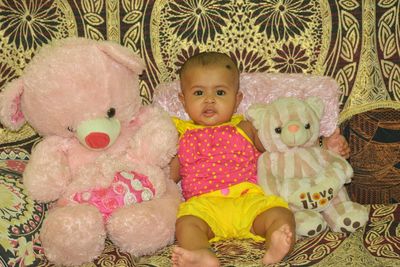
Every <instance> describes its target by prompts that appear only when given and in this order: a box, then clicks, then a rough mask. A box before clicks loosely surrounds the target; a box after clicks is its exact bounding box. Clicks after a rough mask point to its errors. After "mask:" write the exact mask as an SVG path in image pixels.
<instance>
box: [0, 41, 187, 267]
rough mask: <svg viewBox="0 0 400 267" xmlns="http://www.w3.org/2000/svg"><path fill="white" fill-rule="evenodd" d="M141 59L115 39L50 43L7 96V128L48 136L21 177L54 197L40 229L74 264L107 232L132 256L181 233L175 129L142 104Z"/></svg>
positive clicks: (1, 109)
mask: <svg viewBox="0 0 400 267" xmlns="http://www.w3.org/2000/svg"><path fill="white" fill-rule="evenodd" d="M143 68H144V64H143V63H142V61H141V60H140V58H138V57H137V56H135V55H134V54H133V53H131V51H130V50H129V49H127V48H125V47H122V46H120V45H118V44H115V43H112V42H106V41H93V40H88V39H83V38H70V39H65V40H61V41H58V42H55V43H53V44H51V45H47V46H45V47H43V48H42V49H41V50H40V51H39V52H38V54H37V55H36V56H35V57H34V58H33V60H32V61H31V62H30V64H29V65H28V66H27V67H26V69H25V72H24V74H23V75H22V76H21V77H20V78H18V79H16V80H14V81H13V82H11V83H10V84H9V85H8V86H7V88H5V90H4V92H3V93H2V94H1V97H0V117H1V121H2V123H3V125H5V126H6V127H9V128H10V129H13V130H17V129H19V128H20V127H21V126H22V125H23V124H24V123H25V122H28V123H29V124H30V125H31V126H32V127H33V128H34V129H35V130H36V131H37V132H38V133H39V134H40V135H41V136H43V140H42V141H41V142H39V143H38V144H37V145H36V147H35V148H34V149H33V151H32V155H31V157H30V160H29V162H28V164H27V166H26V170H25V172H24V174H23V182H24V185H25V187H26V189H27V191H28V193H29V195H30V196H31V197H32V198H33V199H35V200H37V201H39V202H46V203H47V202H54V205H53V206H52V208H51V209H50V211H49V212H48V214H47V216H46V219H45V221H44V222H43V226H42V229H41V233H40V239H41V242H42V245H43V247H44V252H45V255H46V256H47V258H48V259H49V260H51V261H53V262H54V263H57V264H63V265H77V264H81V263H84V262H89V261H91V260H93V259H95V258H96V257H97V256H99V255H100V254H101V252H102V251H103V249H104V244H105V238H106V236H107V235H108V237H109V238H110V239H111V240H112V241H113V243H114V244H115V245H117V246H118V247H120V248H121V249H122V250H123V251H127V252H129V253H131V254H133V255H136V256H138V255H143V254H148V253H152V252H154V251H155V250H157V249H159V248H161V247H163V246H165V245H167V244H169V243H170V242H172V241H173V239H174V229H175V228H174V225H175V218H176V212H177V208H178V205H179V202H180V199H181V198H180V193H179V190H178V187H177V186H176V185H175V184H174V183H173V182H172V180H170V179H168V163H169V161H170V159H171V158H172V157H173V155H174V154H175V153H176V144H177V138H178V135H177V132H176V129H175V127H174V125H173V123H172V121H171V119H170V117H169V115H168V114H167V113H165V112H164V111H162V109H161V108H158V107H156V106H142V105H141V98H140V92H139V79H138V78H139V75H140V74H141V72H142V71H143Z"/></svg>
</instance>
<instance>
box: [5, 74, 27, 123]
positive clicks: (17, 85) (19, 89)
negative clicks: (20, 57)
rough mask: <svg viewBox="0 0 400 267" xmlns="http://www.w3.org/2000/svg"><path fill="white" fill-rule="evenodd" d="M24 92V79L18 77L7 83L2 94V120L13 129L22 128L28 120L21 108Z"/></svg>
mask: <svg viewBox="0 0 400 267" xmlns="http://www.w3.org/2000/svg"><path fill="white" fill-rule="evenodd" d="M23 92H24V85H23V81H22V79H21V78H18V79H15V80H13V81H12V82H10V83H9V84H8V85H6V87H5V88H4V90H3V91H2V92H1V94H0V121H1V123H2V124H3V125H4V126H5V127H7V128H9V129H11V130H13V131H17V130H18V129H20V128H21V127H22V126H23V125H24V124H25V121H26V120H25V116H24V114H23V113H22V110H21V97H22V94H23Z"/></svg>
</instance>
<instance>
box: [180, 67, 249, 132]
mask: <svg viewBox="0 0 400 267" xmlns="http://www.w3.org/2000/svg"><path fill="white" fill-rule="evenodd" d="M238 79H239V77H238V76H237V75H236V74H235V71H234V70H232V69H228V68H226V67H224V66H217V65H208V66H193V67H191V68H189V69H186V70H185V72H184V73H183V74H182V77H181V89H182V93H181V94H180V95H179V99H180V100H181V102H182V104H183V106H184V108H185V111H186V113H187V114H188V115H189V117H190V118H191V119H192V120H193V122H194V123H195V124H199V125H205V126H214V125H219V124H221V123H225V122H228V121H229V120H230V119H231V117H232V115H233V114H234V112H235V111H236V108H237V106H238V105H239V104H240V101H241V100H242V93H241V92H239V91H238V85H239V81H238Z"/></svg>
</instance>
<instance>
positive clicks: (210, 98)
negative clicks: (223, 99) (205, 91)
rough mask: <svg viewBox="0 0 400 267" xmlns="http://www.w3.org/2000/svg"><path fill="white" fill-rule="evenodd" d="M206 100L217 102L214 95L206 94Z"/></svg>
mask: <svg viewBox="0 0 400 267" xmlns="http://www.w3.org/2000/svg"><path fill="white" fill-rule="evenodd" d="M206 102H207V103H214V102H215V98H214V96H213V95H208V96H206Z"/></svg>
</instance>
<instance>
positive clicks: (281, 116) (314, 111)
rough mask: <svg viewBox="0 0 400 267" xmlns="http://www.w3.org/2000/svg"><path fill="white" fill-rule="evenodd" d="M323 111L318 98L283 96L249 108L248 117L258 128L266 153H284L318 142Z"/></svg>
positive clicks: (321, 103)
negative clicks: (302, 98)
mask: <svg viewBox="0 0 400 267" xmlns="http://www.w3.org/2000/svg"><path fill="white" fill-rule="evenodd" d="M323 109H324V105H323V102H322V100H321V99H320V98H318V97H308V98H306V99H305V100H300V99H298V98H294V97H283V98H279V99H277V100H275V101H274V102H272V103H270V104H254V105H252V106H250V108H249V109H248V111H247V114H246V116H247V118H248V119H249V120H250V121H251V122H252V123H253V125H254V127H255V128H256V129H257V131H258V136H259V138H260V141H261V143H262V144H263V146H264V148H265V149H266V150H267V151H269V152H285V151H288V150H290V149H293V148H296V147H309V146H312V145H314V144H315V143H316V140H317V139H318V137H319V125H320V119H321V117H322V114H323Z"/></svg>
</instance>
